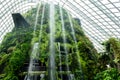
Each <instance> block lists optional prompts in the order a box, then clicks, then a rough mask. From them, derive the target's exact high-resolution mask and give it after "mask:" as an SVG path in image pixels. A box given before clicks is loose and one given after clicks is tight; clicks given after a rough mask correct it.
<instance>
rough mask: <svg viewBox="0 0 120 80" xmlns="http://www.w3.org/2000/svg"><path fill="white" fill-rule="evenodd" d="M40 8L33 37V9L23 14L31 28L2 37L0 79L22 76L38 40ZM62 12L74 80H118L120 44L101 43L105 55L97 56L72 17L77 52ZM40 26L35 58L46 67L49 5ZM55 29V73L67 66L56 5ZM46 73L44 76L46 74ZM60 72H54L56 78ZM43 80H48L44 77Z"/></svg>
mask: <svg viewBox="0 0 120 80" xmlns="http://www.w3.org/2000/svg"><path fill="white" fill-rule="evenodd" d="M42 9H43V5H42V6H41V8H40V10H39V13H40V14H39V16H38V24H37V28H36V31H35V37H34V38H33V26H34V22H35V17H36V11H37V9H36V8H34V9H32V10H30V11H28V12H27V13H25V14H24V17H25V18H26V20H27V21H28V22H29V23H30V25H31V26H30V27H23V26H21V27H20V28H17V27H15V28H14V29H13V30H12V32H9V33H7V34H6V36H5V37H4V39H3V41H2V44H1V46H0V70H1V71H0V80H20V79H19V78H20V74H22V73H23V72H22V70H21V69H22V68H23V67H24V66H23V65H24V63H25V62H28V63H29V57H30V53H31V49H32V46H33V44H34V43H35V42H38V41H39V34H40V28H41V17H42ZM62 10H63V18H64V24H65V36H66V39H67V42H66V43H65V44H66V45H67V51H68V55H67V56H68V58H69V60H68V61H69V62H68V65H69V67H70V73H72V74H74V76H75V80H81V79H82V78H84V80H119V75H120V74H119V71H120V70H119V69H120V41H119V40H116V39H114V38H111V39H109V40H108V41H106V42H104V43H103V45H104V46H105V48H106V50H105V52H104V53H100V54H99V53H97V51H96V50H95V48H94V46H93V44H92V43H91V41H90V40H89V39H88V37H86V36H85V34H84V32H83V30H82V28H81V27H80V25H79V22H78V21H76V20H75V19H74V18H72V22H73V28H74V30H75V37H76V39H77V47H78V50H77V49H76V44H75V41H74V39H73V35H72V34H73V32H72V30H71V27H70V22H69V18H68V14H67V12H66V10H64V9H62ZM42 27H43V29H42V30H41V33H42V35H41V39H40V45H39V50H40V51H39V53H40V56H38V57H37V59H39V60H40V62H41V65H45V66H46V67H48V66H49V65H48V62H49V61H48V60H49V59H48V56H49V43H50V42H49V36H50V31H49V4H46V5H45V13H44V19H43V24H42ZM55 29H56V30H55V31H56V32H55V46H56V47H55V51H56V55H55V56H56V58H55V62H56V70H58V68H59V66H64V67H65V66H66V62H65V59H66V56H65V53H64V43H63V37H62V36H63V35H62V24H61V18H60V11H59V6H55ZM58 43H59V44H60V51H61V57H62V59H61V64H60V61H59V49H58ZM79 61H80V63H79ZM106 65H110V68H107V66H106ZM65 69H66V68H65ZM81 69H82V70H81ZM25 73H26V72H25ZM39 73H40V72H39ZM45 73H46V76H47V75H48V73H47V72H45ZM61 73H62V74H66V72H65V71H62V72H61ZM61 73H60V72H59V71H56V74H57V75H58V74H61ZM45 79H46V80H48V79H47V77H46V78H45ZM57 80H60V78H59V77H57Z"/></svg>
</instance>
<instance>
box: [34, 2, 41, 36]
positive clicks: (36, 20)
mask: <svg viewBox="0 0 120 80" xmlns="http://www.w3.org/2000/svg"><path fill="white" fill-rule="evenodd" d="M40 7H41V3H38V8H37V13H36V18H35V26H34V32H33V37H35V36H36V34H35V31H36V26H37V23H38V16H39V10H40Z"/></svg>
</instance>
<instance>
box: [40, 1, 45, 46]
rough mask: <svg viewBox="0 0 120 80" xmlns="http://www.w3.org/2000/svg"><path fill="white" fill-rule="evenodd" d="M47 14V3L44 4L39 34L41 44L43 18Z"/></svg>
mask: <svg viewBox="0 0 120 80" xmlns="http://www.w3.org/2000/svg"><path fill="white" fill-rule="evenodd" d="M44 13H45V3H43V9H42V18H41V24H40V33H39V44H40V43H41V36H42V29H43V26H42V25H43V18H44Z"/></svg>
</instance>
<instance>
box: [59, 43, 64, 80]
mask: <svg viewBox="0 0 120 80" xmlns="http://www.w3.org/2000/svg"><path fill="white" fill-rule="evenodd" d="M58 50H59V61H60V71H62V66H61V65H62V63H61V57H62V56H61V52H60V43H58ZM60 78H61V79H62V80H63V77H62V74H60Z"/></svg>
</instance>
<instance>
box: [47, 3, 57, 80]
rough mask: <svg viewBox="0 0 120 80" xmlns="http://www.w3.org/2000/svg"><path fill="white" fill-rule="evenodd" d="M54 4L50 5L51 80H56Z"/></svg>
mask: <svg viewBox="0 0 120 80" xmlns="http://www.w3.org/2000/svg"><path fill="white" fill-rule="evenodd" d="M54 14H55V13H54V4H53V3H52V2H51V4H50V55H49V80H56V77H55V76H56V75H55V45H54V42H55V38H54V35H55V19H54Z"/></svg>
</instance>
